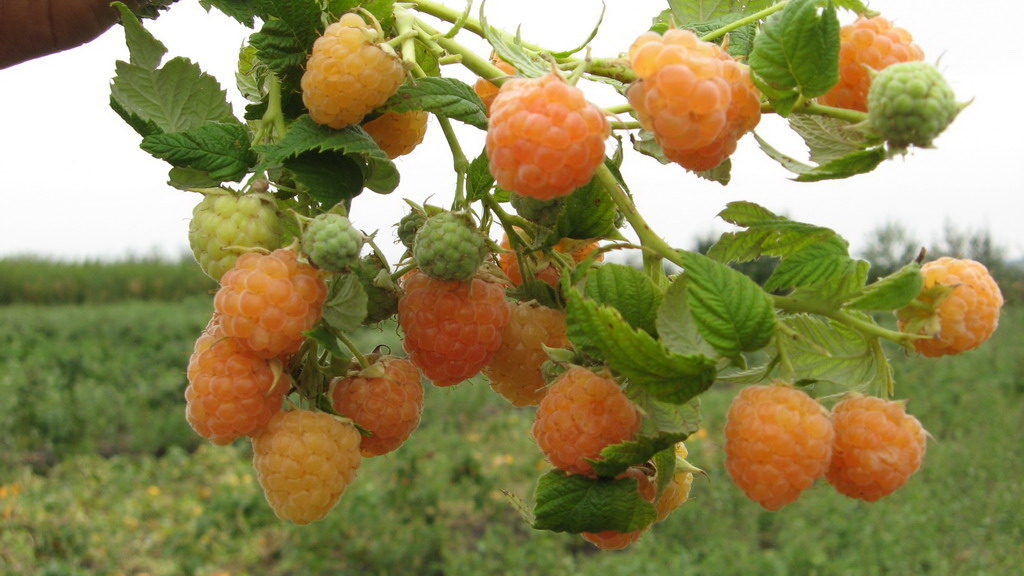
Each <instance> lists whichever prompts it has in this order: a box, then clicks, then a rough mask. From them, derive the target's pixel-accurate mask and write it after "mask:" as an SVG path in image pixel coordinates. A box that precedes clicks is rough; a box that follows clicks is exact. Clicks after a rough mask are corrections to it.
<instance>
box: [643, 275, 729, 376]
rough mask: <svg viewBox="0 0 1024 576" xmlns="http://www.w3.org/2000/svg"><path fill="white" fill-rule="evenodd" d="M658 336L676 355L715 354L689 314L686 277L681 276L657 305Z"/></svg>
mask: <svg viewBox="0 0 1024 576" xmlns="http://www.w3.org/2000/svg"><path fill="white" fill-rule="evenodd" d="M657 328H658V339H659V340H660V341H661V343H662V344H664V345H665V347H666V348H668V349H669V350H670V351H672V352H675V353H677V354H703V355H704V356H709V357H712V356H715V355H716V354H717V353H716V352H715V349H714V348H713V347H712V346H711V345H710V344H708V343H707V341H706V340H704V338H703V337H702V336H701V335H700V329H698V328H697V321H696V320H694V318H693V314H691V313H690V303H689V300H688V296H687V294H686V278H685V277H684V276H678V277H676V279H675V280H674V281H673V282H672V283H671V284H670V285H669V287H668V290H666V291H665V296H664V298H663V299H662V301H661V305H660V306H659V307H658V319H657Z"/></svg>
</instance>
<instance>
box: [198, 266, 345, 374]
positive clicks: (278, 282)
mask: <svg viewBox="0 0 1024 576" xmlns="http://www.w3.org/2000/svg"><path fill="white" fill-rule="evenodd" d="M326 298H327V285H326V284H324V281H323V280H322V279H320V276H319V275H318V273H317V270H316V268H314V267H312V266H310V265H309V264H306V263H304V262H299V261H298V259H297V256H296V254H295V252H294V251H293V250H287V249H281V250H275V251H273V252H271V253H270V254H257V253H255V252H250V253H248V254H243V255H242V256H239V257H238V261H237V262H236V263H235V267H234V268H232V269H231V270H229V271H228V272H227V273H226V274H224V277H223V278H221V286H220V290H218V291H217V295H216V296H215V297H214V299H213V306H214V309H215V310H216V311H217V313H218V314H220V315H221V320H222V322H223V324H224V334H226V335H228V336H231V337H234V338H238V339H240V340H241V342H242V343H244V344H245V345H246V346H248V347H249V349H250V350H252V351H253V353H254V354H255V355H257V356H260V357H262V358H273V357H275V356H280V355H282V354H293V353H295V352H297V351H298V349H299V347H300V346H301V345H302V341H303V338H304V337H303V335H302V333H303V332H305V331H307V330H310V329H312V328H313V326H314V325H315V324H316V323H317V322H318V321H319V320H320V314H321V307H322V306H323V303H324V300H325V299H326Z"/></svg>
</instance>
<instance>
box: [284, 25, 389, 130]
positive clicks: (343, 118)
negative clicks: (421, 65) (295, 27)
mask: <svg viewBox="0 0 1024 576" xmlns="http://www.w3.org/2000/svg"><path fill="white" fill-rule="evenodd" d="M378 40H379V38H378V33H377V31H376V30H374V29H373V28H371V27H369V26H367V25H366V22H364V21H363V19H362V18H361V17H360V16H358V15H357V14H352V13H350V14H345V15H344V16H342V17H341V19H340V20H339V21H338V22H335V23H334V24H331V25H330V26H328V27H327V29H326V30H325V31H324V33H323V36H321V37H320V38H317V40H316V42H314V43H313V52H312V55H311V56H310V57H309V61H308V62H307V63H306V71H305V73H304V74H303V75H302V101H303V103H305V105H306V108H307V109H309V116H310V117H311V118H312V119H313V121H314V122H316V123H317V124H323V125H325V126H330V127H331V128H344V127H345V126H348V125H350V124H358V123H359V122H360V121H362V119H363V117H364V116H366V115H367V114H369V113H370V112H371V111H372V110H373V109H374V108H377V107H378V106H380V105H382V104H384V102H386V101H387V99H388V98H390V97H391V95H392V94H394V93H395V92H397V91H398V87H399V86H401V85H402V82H404V81H405V69H404V68H403V67H402V63H401V61H400V60H399V59H398V57H397V56H396V55H395V54H394V51H392V50H390V49H385V47H384V46H382V45H379V44H377V43H376V42H377V41H378Z"/></svg>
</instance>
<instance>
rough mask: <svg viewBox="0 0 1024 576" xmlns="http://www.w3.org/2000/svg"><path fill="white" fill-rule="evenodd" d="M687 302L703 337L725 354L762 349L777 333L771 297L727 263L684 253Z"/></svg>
mask: <svg viewBox="0 0 1024 576" xmlns="http://www.w3.org/2000/svg"><path fill="white" fill-rule="evenodd" d="M682 258H683V263H684V264H685V266H684V270H685V271H684V274H685V278H686V288H687V290H686V292H687V302H688V303H689V305H690V312H691V313H692V314H693V318H694V319H695V320H696V321H697V328H698V329H699V330H700V334H701V336H703V337H704V339H705V340H706V341H707V342H708V344H710V345H711V346H713V347H714V348H715V350H717V351H718V352H719V354H721V355H722V356H726V357H729V358H733V357H736V356H739V354H740V352H748V351H752V350H759V349H761V348H763V347H764V346H765V345H767V344H768V341H769V340H770V339H771V337H772V335H773V334H774V333H775V308H774V306H773V304H772V300H771V297H770V296H769V295H768V294H767V293H766V292H765V291H764V290H762V289H761V287H760V286H758V285H757V284H756V283H754V281H753V280H751V279H750V278H748V277H747V276H744V275H743V274H741V273H740V272H737V271H736V270H733V269H732V268H729V267H728V266H726V265H725V264H722V263H720V262H716V261H714V260H712V259H710V258H708V257H707V256H703V255H700V254H695V253H692V252H683V253H682Z"/></svg>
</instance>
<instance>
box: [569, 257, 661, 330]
mask: <svg viewBox="0 0 1024 576" xmlns="http://www.w3.org/2000/svg"><path fill="white" fill-rule="evenodd" d="M586 295H587V297H588V298H592V299H593V300H595V301H596V302H598V303H600V304H603V305H606V306H611V307H612V308H615V309H616V310H618V311H619V313H620V314H622V318H623V319H624V320H625V321H626V322H629V324H630V325H631V326H633V327H634V328H639V329H641V330H643V331H645V332H647V333H648V334H651V335H652V336H653V335H656V334H657V332H656V330H655V328H654V319H655V317H656V315H657V311H658V306H659V305H660V304H661V293H660V292H659V291H658V288H657V287H656V286H655V285H654V283H653V282H651V280H650V278H648V277H647V275H646V274H644V273H643V272H641V271H640V270H637V269H636V268H633V267H632V266H624V265H622V264H605V265H603V266H598V267H595V268H591V269H590V272H589V273H588V274H587V284H586Z"/></svg>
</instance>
